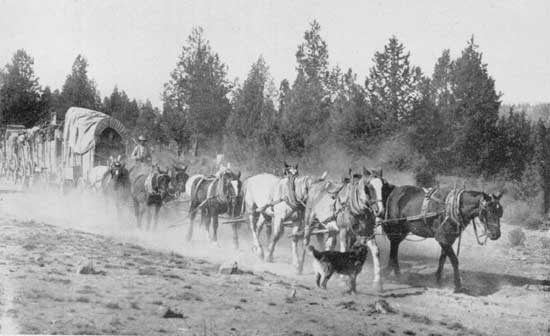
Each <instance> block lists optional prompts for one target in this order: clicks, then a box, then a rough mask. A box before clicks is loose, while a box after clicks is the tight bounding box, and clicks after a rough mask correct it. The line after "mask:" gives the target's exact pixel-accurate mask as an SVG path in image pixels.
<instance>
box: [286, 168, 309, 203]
mask: <svg viewBox="0 0 550 336" xmlns="http://www.w3.org/2000/svg"><path fill="white" fill-rule="evenodd" d="M286 193H287V195H285V197H284V200H285V202H286V203H287V204H288V206H289V207H291V208H292V209H294V210H296V209H301V208H304V207H305V205H304V202H302V201H301V200H299V199H298V197H297V196H296V176H295V175H290V176H288V178H287V192H286Z"/></svg>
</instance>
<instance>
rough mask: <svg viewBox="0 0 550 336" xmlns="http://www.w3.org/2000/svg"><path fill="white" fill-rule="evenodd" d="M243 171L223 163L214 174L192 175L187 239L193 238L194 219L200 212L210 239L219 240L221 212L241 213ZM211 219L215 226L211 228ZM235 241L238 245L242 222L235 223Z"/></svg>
mask: <svg viewBox="0 0 550 336" xmlns="http://www.w3.org/2000/svg"><path fill="white" fill-rule="evenodd" d="M240 178H241V172H238V173H234V172H233V171H231V170H230V169H229V168H225V167H222V168H221V169H220V171H218V173H216V175H215V176H210V177H205V176H202V175H196V176H195V175H194V176H191V178H189V183H188V184H190V185H189V190H188V193H189V194H190V195H191V205H190V207H189V229H188V232H187V241H190V240H191V239H192V238H193V230H194V224H193V222H194V219H195V216H196V214H197V212H199V211H200V213H201V223H202V226H203V228H204V229H205V230H206V232H207V234H208V240H209V241H210V242H212V243H214V244H217V242H218V225H219V223H218V215H220V214H223V213H227V214H229V215H230V216H231V217H238V216H240V213H241V207H242V206H241V202H242V197H241V187H242V183H241V181H240ZM210 223H212V230H210ZM232 226H233V245H234V247H235V248H238V247H239V236H238V228H239V224H238V223H234V224H233V225H232Z"/></svg>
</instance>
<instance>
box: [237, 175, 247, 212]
mask: <svg viewBox="0 0 550 336" xmlns="http://www.w3.org/2000/svg"><path fill="white" fill-rule="evenodd" d="M248 179H249V178H248V177H247V178H246V179H244V181H243V185H242V187H241V194H240V195H239V196H241V203H242V204H241V215H244V213H245V212H246V188H247V186H248Z"/></svg>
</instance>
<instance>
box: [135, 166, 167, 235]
mask: <svg viewBox="0 0 550 336" xmlns="http://www.w3.org/2000/svg"><path fill="white" fill-rule="evenodd" d="M130 183H131V195H132V201H133V203H134V212H135V215H136V219H137V226H138V228H141V221H142V219H143V215H144V213H145V212H147V229H148V228H149V226H150V224H151V210H152V209H153V210H154V225H153V228H156V227H157V224H158V215H159V211H160V208H161V206H162V204H163V203H164V202H165V201H167V200H168V199H169V197H170V175H169V171H168V170H165V171H163V170H161V169H160V167H159V166H158V165H153V166H151V165H149V164H146V163H140V162H138V163H136V164H135V165H134V166H133V167H132V168H130Z"/></svg>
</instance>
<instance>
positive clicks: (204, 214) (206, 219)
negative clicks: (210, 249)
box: [201, 208, 210, 241]
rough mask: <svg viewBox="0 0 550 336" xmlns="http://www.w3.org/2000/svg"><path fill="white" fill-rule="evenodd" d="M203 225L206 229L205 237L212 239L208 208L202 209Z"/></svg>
mask: <svg viewBox="0 0 550 336" xmlns="http://www.w3.org/2000/svg"><path fill="white" fill-rule="evenodd" d="M201 227H202V229H203V230H204V237H205V239H206V240H207V241H210V214H209V213H208V211H207V209H206V208H202V209H201Z"/></svg>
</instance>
